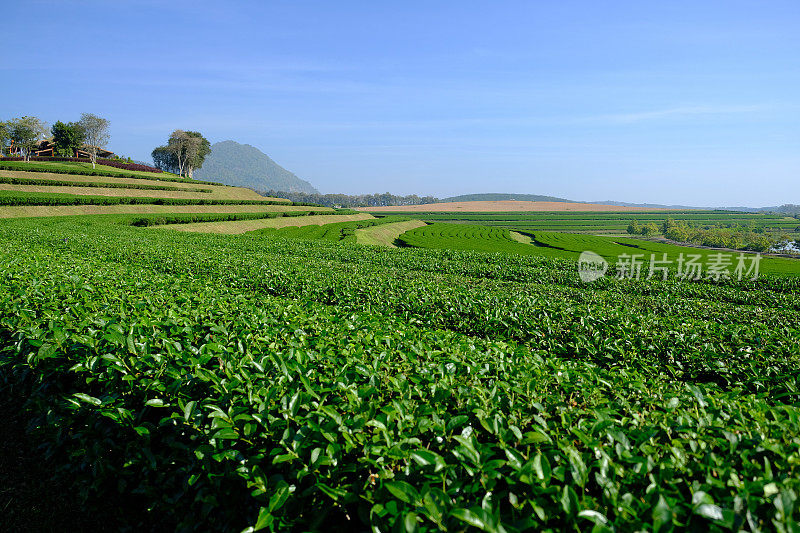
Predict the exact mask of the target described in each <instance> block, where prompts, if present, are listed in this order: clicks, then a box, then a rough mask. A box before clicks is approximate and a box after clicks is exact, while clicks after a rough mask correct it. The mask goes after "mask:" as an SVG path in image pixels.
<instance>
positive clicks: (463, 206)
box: [362, 200, 652, 213]
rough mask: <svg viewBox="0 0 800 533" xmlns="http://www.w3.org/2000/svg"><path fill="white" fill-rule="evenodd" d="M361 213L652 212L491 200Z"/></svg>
mask: <svg viewBox="0 0 800 533" xmlns="http://www.w3.org/2000/svg"><path fill="white" fill-rule="evenodd" d="M362 210H363V211H370V212H376V213H386V212H390V213H394V212H398V211H402V212H404V213H493V212H498V211H501V212H529V211H537V212H547V211H552V212H557V213H562V212H569V211H578V212H583V211H592V212H604V211H611V212H627V213H636V212H639V211H652V209H647V208H643V207H620V206H616V205H606V204H590V203H580V202H531V201H524V200H493V201H472V202H442V203H433V204H420V205H405V206H402V208H400V209H398V208H397V207H395V206H384V207H364V208H362Z"/></svg>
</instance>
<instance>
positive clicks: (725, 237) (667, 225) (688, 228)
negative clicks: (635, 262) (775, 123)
mask: <svg viewBox="0 0 800 533" xmlns="http://www.w3.org/2000/svg"><path fill="white" fill-rule="evenodd" d="M661 232H662V233H663V234H664V237H666V238H667V239H670V240H673V241H676V242H688V243H692V244H699V245H701V246H709V247H712V248H731V249H734V250H752V251H754V252H766V251H769V250H770V249H772V248H774V247H776V246H778V245H779V244H780V243H784V242H787V241H789V240H790V237H789V236H788V235H786V234H785V233H776V234H772V233H769V232H766V231H764V229H763V228H756V227H755V226H752V225H751V226H746V227H743V226H736V225H731V226H729V227H722V226H706V227H704V228H700V227H696V226H693V225H691V224H690V223H687V222H684V221H678V222H676V221H674V220H672V219H671V218H668V219H667V220H665V221H664V223H663V225H662V227H661Z"/></svg>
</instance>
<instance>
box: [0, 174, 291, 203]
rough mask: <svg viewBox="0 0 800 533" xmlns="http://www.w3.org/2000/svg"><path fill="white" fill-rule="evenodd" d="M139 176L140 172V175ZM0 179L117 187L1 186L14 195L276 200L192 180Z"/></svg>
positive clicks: (55, 176) (53, 176)
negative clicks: (140, 187)
mask: <svg viewBox="0 0 800 533" xmlns="http://www.w3.org/2000/svg"><path fill="white" fill-rule="evenodd" d="M137 174H139V173H137ZM142 174H143V175H147V173H142ZM0 176H7V177H11V178H23V179H24V178H29V179H36V180H52V181H60V182H63V181H77V182H81V183H103V182H106V183H110V184H113V185H115V187H114V188H101V187H98V188H92V187H68V186H63V185H59V186H55V187H49V186H46V185H41V184H37V185H9V184H0V190H6V191H15V192H31V193H61V194H77V195H100V196H138V197H151V198H153V197H163V198H212V199H221V200H222V199H224V200H263V201H274V200H278V199H277V198H270V197H265V196H260V195H259V194H257V193H256V192H255V191H252V190H250V189H243V188H241V187H228V186H224V185H202V184H198V183H192V182H190V181H185V180H184V181H183V182H174V181H169V182H165V181H158V180H149V179H136V178H114V177H108V176H78V175H70V174H50V173H46V172H22V171H8V170H5V171H4V170H0ZM119 185H133V186H137V185H149V186H153V187H157V186H168V187H170V188H179V189H180V188H185V189H205V190H210V191H211V192H210V193H199V192H194V191H187V192H184V191H163V190H156V191H150V190H144V189H137V188H135V187H131V188H130V189H125V188H120V187H119Z"/></svg>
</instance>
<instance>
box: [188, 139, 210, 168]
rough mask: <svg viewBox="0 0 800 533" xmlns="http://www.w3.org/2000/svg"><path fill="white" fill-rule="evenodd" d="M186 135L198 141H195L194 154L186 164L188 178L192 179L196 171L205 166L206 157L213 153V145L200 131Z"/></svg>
mask: <svg viewBox="0 0 800 533" xmlns="http://www.w3.org/2000/svg"><path fill="white" fill-rule="evenodd" d="M186 135H188V136H189V137H191V138H193V139H197V140H196V141H195V147H194V153H193V154H192V157H191V158H190V159H189V160H188V161H187V164H186V177H187V178H189V179H191V178H192V174H194V171H195V170H197V169H198V168H200V167H202V166H203V162H204V161H205V160H206V156H207V155H208V154H210V153H211V143H210V142H208V139H206V138H205V137H203V134H202V133H200V132H199V131H187V132H186Z"/></svg>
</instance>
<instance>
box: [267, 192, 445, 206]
mask: <svg viewBox="0 0 800 533" xmlns="http://www.w3.org/2000/svg"><path fill="white" fill-rule="evenodd" d="M258 193H259V194H262V195H264V196H275V197H278V198H286V199H288V200H291V201H293V202H299V203H306V204H316V205H324V206H325V207H382V206H387V205H398V206H399V205H417V204H433V203H437V202H440V201H441V200H440V199H438V198H434V197H433V196H417V195H416V194H412V195H409V196H398V195H395V194H391V193H388V192H387V193H384V194H359V195H349V194H308V193H304V192H287V191H272V190H271V191H258Z"/></svg>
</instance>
